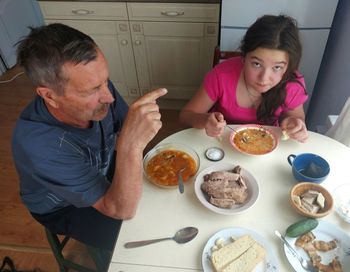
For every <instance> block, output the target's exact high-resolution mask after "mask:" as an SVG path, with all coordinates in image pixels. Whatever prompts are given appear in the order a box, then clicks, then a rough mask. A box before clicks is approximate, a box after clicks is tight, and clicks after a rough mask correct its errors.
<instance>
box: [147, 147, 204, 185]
mask: <svg viewBox="0 0 350 272" xmlns="http://www.w3.org/2000/svg"><path fill="white" fill-rule="evenodd" d="M199 166H200V159H199V156H198V154H197V152H196V151H195V150H194V149H193V148H191V147H189V146H187V145H185V144H182V143H164V144H160V145H157V146H156V147H154V148H153V149H152V150H150V151H149V152H148V153H147V154H146V156H145V157H144V159H143V170H144V175H145V177H146V178H147V180H149V181H150V182H151V183H153V184H155V185H157V186H159V187H162V188H176V187H178V174H179V171H180V170H181V169H183V168H185V170H184V171H182V178H183V182H184V183H187V182H188V181H189V180H191V179H192V177H194V176H195V175H196V174H197V171H198V169H199Z"/></svg>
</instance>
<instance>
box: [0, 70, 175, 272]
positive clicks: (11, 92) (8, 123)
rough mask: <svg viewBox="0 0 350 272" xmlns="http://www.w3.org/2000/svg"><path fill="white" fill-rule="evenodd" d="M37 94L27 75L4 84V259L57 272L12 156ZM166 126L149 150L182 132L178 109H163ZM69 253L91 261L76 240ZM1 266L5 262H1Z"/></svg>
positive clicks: (0, 159) (0, 98)
mask: <svg viewBox="0 0 350 272" xmlns="http://www.w3.org/2000/svg"><path fill="white" fill-rule="evenodd" d="M19 72H21V71H20V70H19V69H18V68H14V69H12V70H10V71H8V72H7V73H5V74H4V75H2V76H1V77H0V81H2V80H8V79H10V78H12V77H13V76H14V75H16V74H18V73H19ZM33 96H34V91H33V88H32V86H31V84H30V82H29V80H28V79H27V78H26V76H24V75H20V76H18V77H17V78H16V79H15V80H13V81H11V82H9V83H5V84H0V170H1V172H0V173H1V180H0V216H1V223H0V262H1V261H2V259H3V257H4V256H10V257H11V258H12V259H13V260H14V262H15V265H16V268H17V269H22V270H23V269H25V270H30V269H34V268H39V269H40V271H48V272H55V271H58V267H57V265H56V263H55V260H54V258H53V256H52V254H51V250H50V249H49V245H48V243H47V241H46V237H45V234H44V230H43V228H42V227H41V226H40V225H39V224H38V223H37V222H36V221H34V220H33V219H32V217H31V216H30V214H29V213H28V211H27V210H26V208H25V207H24V206H23V204H22V203H21V200H20V197H19V189H18V177H17V174H16V171H15V168H14V165H13V161H12V156H11V137H12V130H13V127H14V124H15V121H16V119H17V117H18V115H19V113H20V112H21V110H22V109H23V108H24V107H25V105H26V104H27V103H28V102H29V101H30V100H31V98H32V97H33ZM161 113H162V121H163V127H162V129H161V130H160V131H159V133H158V134H157V136H156V137H155V139H153V140H152V141H151V143H150V144H149V145H148V146H147V148H146V151H147V150H149V149H150V148H151V147H152V146H154V145H155V144H156V143H158V142H159V141H160V140H161V139H163V138H165V137H166V136H168V135H170V134H172V133H174V132H176V131H179V130H180V129H181V127H180V126H179V125H178V123H177V114H178V111H177V110H166V109H162V110H161ZM67 254H70V255H71V256H72V257H73V258H74V259H75V260H80V261H81V262H83V263H86V262H89V260H87V257H86V253H85V252H84V249H83V247H82V246H81V245H80V244H79V243H73V244H71V245H70V246H69V247H68V251H67ZM0 265H1V263H0Z"/></svg>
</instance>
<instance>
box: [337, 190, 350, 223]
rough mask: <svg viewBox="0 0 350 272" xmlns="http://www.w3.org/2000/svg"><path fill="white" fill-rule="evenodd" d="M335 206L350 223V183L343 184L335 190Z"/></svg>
mask: <svg viewBox="0 0 350 272" xmlns="http://www.w3.org/2000/svg"><path fill="white" fill-rule="evenodd" d="M333 198H334V206H335V210H336V211H337V213H338V214H339V215H340V217H342V218H343V219H344V220H345V221H346V222H348V223H350V184H342V185H340V186H339V187H337V188H336V189H335V190H334V192H333Z"/></svg>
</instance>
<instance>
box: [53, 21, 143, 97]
mask: <svg viewBox="0 0 350 272" xmlns="http://www.w3.org/2000/svg"><path fill="white" fill-rule="evenodd" d="M46 22H47V23H52V22H60V23H63V24H66V25H69V26H71V27H74V28H76V29H79V30H80V31H82V32H84V33H86V34H88V35H90V36H91V37H92V38H93V39H94V41H95V42H96V43H97V45H98V46H99V48H100V49H101V50H102V52H103V53H104V55H105V57H106V59H107V61H108V65H109V76H110V79H111V81H112V82H113V84H114V85H115V86H116V88H117V90H118V92H119V93H120V94H121V95H122V96H123V97H128V96H139V87H138V82H137V75H136V69H135V62H134V57H133V52H132V45H131V37H130V30H129V24H128V22H127V21H118V22H116V21H80V20H46Z"/></svg>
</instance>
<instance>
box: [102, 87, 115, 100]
mask: <svg viewBox="0 0 350 272" xmlns="http://www.w3.org/2000/svg"><path fill="white" fill-rule="evenodd" d="M99 102H100V103H101V104H111V103H113V102H114V97H113V95H112V93H111V92H110V90H109V89H108V87H107V86H106V87H105V88H103V91H102V93H101V96H100V99H99Z"/></svg>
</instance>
